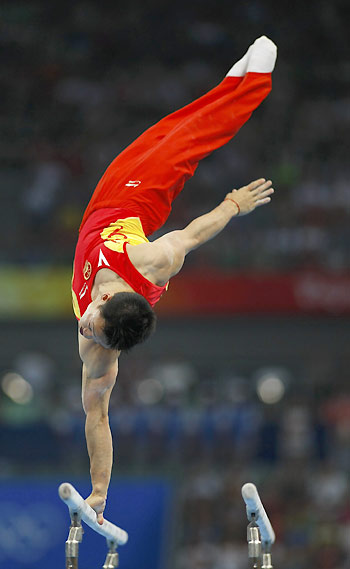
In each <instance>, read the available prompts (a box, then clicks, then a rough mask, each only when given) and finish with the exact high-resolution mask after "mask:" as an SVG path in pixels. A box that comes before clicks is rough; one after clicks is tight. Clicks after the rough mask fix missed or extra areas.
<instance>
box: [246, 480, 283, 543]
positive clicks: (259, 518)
mask: <svg viewBox="0 0 350 569" xmlns="http://www.w3.org/2000/svg"><path fill="white" fill-rule="evenodd" d="M242 497H243V500H244V501H245V503H246V506H247V516H248V520H251V517H252V514H255V518H256V519H255V521H256V523H257V524H258V526H259V530H260V535H261V540H262V541H263V542H265V543H268V544H270V545H272V544H273V543H275V539H276V536H275V532H274V531H273V528H272V525H271V523H270V520H269V518H268V517H267V514H266V512H265V509H264V506H263V505H262V502H261V500H260V496H259V494H258V491H257V489H256V486H255V484H252V483H251V482H247V484H244V486H242Z"/></svg>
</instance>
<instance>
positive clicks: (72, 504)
mask: <svg viewBox="0 0 350 569" xmlns="http://www.w3.org/2000/svg"><path fill="white" fill-rule="evenodd" d="M58 494H59V496H60V498H61V500H62V501H63V502H64V503H65V504H66V505H67V506H68V508H69V511H70V514H71V515H72V514H77V515H78V517H79V518H80V519H82V520H83V521H84V522H85V523H86V524H87V525H88V526H90V527H91V528H92V529H93V530H94V531H96V532H97V533H99V534H101V535H103V536H104V537H105V538H106V539H107V540H108V541H114V542H116V543H117V544H118V545H124V544H125V543H126V542H127V541H128V537H129V536H128V534H127V533H126V531H124V530H123V529H121V528H118V526H115V525H114V524H112V523H111V522H108V521H107V520H104V521H103V524H102V525H100V524H98V523H97V516H96V512H95V511H94V510H93V509H92V508H91V507H90V506H89V504H87V503H86V502H85V500H84V498H83V497H82V496H80V494H79V492H77V491H76V489H75V488H74V486H72V485H71V484H69V482H63V483H62V484H61V485H60V487H59V489H58Z"/></svg>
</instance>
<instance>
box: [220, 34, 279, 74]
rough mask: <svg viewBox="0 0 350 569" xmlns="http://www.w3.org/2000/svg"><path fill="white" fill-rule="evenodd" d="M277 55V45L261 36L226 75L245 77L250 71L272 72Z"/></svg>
mask: <svg viewBox="0 0 350 569" xmlns="http://www.w3.org/2000/svg"><path fill="white" fill-rule="evenodd" d="M276 57H277V46H276V45H275V44H274V43H273V41H271V40H270V39H269V38H267V37H266V36H261V37H260V38H258V39H256V40H255V42H254V43H253V44H252V45H251V46H249V48H248V50H247V52H246V53H245V54H244V55H243V57H242V58H241V59H240V60H239V61H237V62H236V63H235V64H234V65H233V66H232V67H231V69H230V71H229V72H228V73H227V75H226V77H243V76H244V75H245V74H246V73H247V72H248V71H254V72H256V73H271V72H272V71H273V68H274V67H275V62H276Z"/></svg>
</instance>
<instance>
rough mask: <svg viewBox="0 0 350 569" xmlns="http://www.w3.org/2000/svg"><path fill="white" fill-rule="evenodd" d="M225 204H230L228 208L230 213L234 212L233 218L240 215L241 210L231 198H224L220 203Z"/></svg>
mask: <svg viewBox="0 0 350 569" xmlns="http://www.w3.org/2000/svg"><path fill="white" fill-rule="evenodd" d="M225 202H227V203H229V204H231V205H230V208H231V211H232V210H233V211H234V213H233V215H234V216H238V215H239V214H240V213H241V208H240V207H239V203H238V202H237V201H236V200H234V199H233V198H225V199H224V201H223V202H222V203H225Z"/></svg>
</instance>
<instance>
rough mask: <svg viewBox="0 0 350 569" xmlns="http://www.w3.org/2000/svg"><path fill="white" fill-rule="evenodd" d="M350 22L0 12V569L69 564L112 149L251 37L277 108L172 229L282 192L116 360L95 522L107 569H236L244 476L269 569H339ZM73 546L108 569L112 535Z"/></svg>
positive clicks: (83, 472)
mask: <svg viewBox="0 0 350 569" xmlns="http://www.w3.org/2000/svg"><path fill="white" fill-rule="evenodd" d="M346 7H347V2H345V1H341V0H334V1H333V2H327V1H323V0H321V1H320V0H319V1H317V2H316V1H315V0H310V1H309V2H308V3H305V2H300V1H298V0H297V1H296V2H294V3H293V6H288V4H287V3H283V2H282V3H278V4H277V3H276V2H273V1H272V0H270V1H267V0H264V1H263V0H254V1H251V0H248V1H247V2H232V1H231V2H228V1H226V0H218V1H217V2H214V1H211V0H208V1H203V0H202V1H197V0H189V1H186V2H185V1H183V0H178V1H177V2H176V4H174V3H170V2H168V1H167V0H163V1H160V0H147V1H145V2H141V1H135V0H130V1H129V2H128V3H122V2H93V1H88V0H87V1H81V2H79V1H78V2H74V3H72V2H67V1H60V2H57V1H52V2H43V1H39V0H38V1H34V0H27V1H17V2H12V1H4V2H3V3H2V6H1V8H0V16H1V22H0V43H1V50H0V53H1V55H0V57H1V63H2V65H1V75H0V81H1V99H2V104H1V107H0V129H1V137H0V148H1V152H0V161H1V162H0V182H1V190H0V191H1V208H0V227H1V234H2V240H1V242H2V247H1V252H0V317H1V343H0V374H1V377H0V426H1V428H0V511H1V516H0V518H1V522H0V566H1V567H5V566H6V568H7V569H19V568H23V569H32V568H33V567H34V566H35V567H37V566H38V563H40V564H44V563H45V562H46V561H45V560H47V559H50V567H52V568H54V567H62V566H63V563H64V560H63V550H64V546H63V542H64V540H65V538H66V534H67V531H68V525H67V524H68V520H67V513H66V512H65V511H64V506H63V505H61V504H59V503H58V499H57V496H56V486H57V484H58V483H59V482H61V481H62V480H64V479H67V480H70V481H73V482H74V481H76V483H77V486H78V487H79V489H80V490H81V491H82V492H84V491H85V492H86V493H87V492H88V476H87V474H88V461H87V453H86V448H85V442H84V417H83V413H82V409H81V402H80V362H79V359H78V356H77V349H76V343H77V342H76V325H75V322H74V318H73V315H72V312H71V307H70V276H71V275H70V272H71V262H72V256H73V251H74V246H75V242H76V235H77V227H78V225H79V222H80V218H81V216H82V213H83V210H84V207H85V206H86V204H87V201H88V199H89V196H90V194H91V192H92V191H93V189H94V186H95V184H96V183H97V181H98V179H99V176H100V175H101V174H102V172H103V171H104V169H105V167H106V166H107V165H108V163H109V162H110V161H111V160H112V159H113V157H114V156H115V155H116V154H117V153H118V152H119V151H121V150H122V149H123V148H124V147H125V146H126V145H127V144H128V143H129V142H131V141H132V140H133V139H134V138H135V137H136V136H137V135H138V134H139V133H141V132H142V131H143V130H144V129H145V128H146V127H147V126H149V125H151V124H152V123H154V122H155V121H157V120H158V119H159V118H161V117H162V116H163V115H165V114H167V113H169V112H171V111H172V110H174V109H176V108H178V107H180V106H182V105H184V104H186V103H187V102H190V101H191V100H192V99H193V98H195V97H197V96H199V95H201V94H202V93H204V92H205V91H206V90H208V89H209V88H211V87H212V86H214V85H215V84H216V83H218V82H219V81H220V80H221V78H222V77H223V76H224V74H225V73H226V72H227V70H228V69H229V67H230V66H231V65H232V63H233V62H234V61H235V60H236V59H238V58H239V57H240V56H241V55H242V54H243V53H244V52H245V50H246V48H247V46H248V45H249V44H250V43H251V42H252V41H253V40H254V39H255V38H256V37H257V36H259V35H261V34H266V35H268V36H270V37H271V38H272V39H273V40H274V41H275V42H276V43H277V45H278V47H279V58H278V62H277V67H276V70H275V72H274V84H273V91H272V93H271V95H270V96H269V98H268V99H267V101H266V102H264V103H263V105H262V106H261V108H259V109H258V110H257V111H256V112H255V114H254V115H253V117H252V119H251V120H250V121H249V122H248V124H247V125H245V127H244V128H243V129H242V131H241V132H240V133H239V134H238V136H237V137H236V138H235V140H234V141H233V142H231V143H229V144H228V145H227V146H226V147H224V148H223V149H221V150H219V151H218V152H216V153H215V154H214V155H213V156H211V157H210V158H208V159H206V161H204V162H203V163H202V164H201V165H200V167H199V169H198V171H197V173H196V175H195V177H194V178H193V179H192V180H191V181H190V182H189V183H188V184H187V186H186V188H185V191H184V192H183V194H182V195H181V196H180V198H179V199H178V201H177V202H176V203H175V207H174V211H173V213H172V216H171V218H170V219H169V222H168V224H167V226H166V229H167V230H171V229H173V228H181V227H183V226H184V225H185V224H186V223H187V222H189V221H190V220H191V219H192V218H193V217H195V216H197V215H199V214H201V213H203V212H205V211H208V210H209V209H210V208H212V207H214V206H215V205H216V204H217V203H218V201H219V200H220V199H222V197H223V196H224V195H225V193H226V192H227V191H229V190H230V188H231V187H233V186H234V187H238V186H239V185H241V184H244V183H246V182H247V181H249V180H251V179H254V178H256V177H260V176H265V177H269V178H272V179H273V181H274V186H275V188H276V194H275V196H274V199H273V202H272V204H271V205H270V206H269V207H266V208H261V209H260V210H258V211H256V212H255V213H254V214H252V215H250V216H248V217H247V218H244V219H240V220H238V221H233V222H232V223H231V224H230V225H229V227H228V228H227V229H226V230H225V231H224V232H223V233H222V234H221V235H220V236H218V237H217V238H216V239H215V240H213V241H212V242H210V243H208V244H207V245H206V246H204V247H202V249H200V250H198V251H197V252H195V253H193V254H192V255H191V256H189V258H188V260H187V261H186V265H185V268H184V270H183V272H182V273H181V275H179V276H178V277H176V278H174V279H173V280H172V282H171V286H170V290H169V293H168V294H167V297H166V298H164V300H162V301H161V303H160V304H159V311H158V312H159V324H158V331H157V333H156V335H155V337H154V338H153V339H152V340H151V341H149V342H148V343H147V344H145V345H144V346H140V347H137V348H136V349H135V350H133V352H132V353H131V354H130V355H128V356H122V358H121V365H120V368H121V370H120V376H119V378H118V385H117V387H116V389H115V391H114V394H113V396H112V402H111V415H110V419H111V425H112V430H113V434H114V441H115V445H116V462H115V466H114V471H113V480H112V486H111V492H110V499H109V502H108V505H107V509H106V516H107V517H110V518H111V519H112V521H115V522H116V523H118V524H120V525H123V523H124V525H126V529H128V530H129V531H130V544H129V545H128V546H126V548H127V549H125V553H124V551H123V550H122V549H121V552H120V567H121V569H134V568H135V567H136V566H139V567H140V568H141V567H142V569H158V568H159V569H160V568H161V569H189V568H191V569H236V568H237V569H243V568H246V567H249V564H248V560H247V551H246V541H245V540H246V535H245V526H246V520H245V515H244V507H243V502H242V500H241V497H240V487H241V485H242V483H244V482H246V481H253V482H255V483H256V484H257V486H258V488H259V490H260V493H261V495H262V498H263V501H264V503H265V506H266V508H267V511H268V513H269V515H270V517H271V520H272V523H273V525H274V527H275V531H276V534H277V536H278V537H277V544H276V545H275V548H274V549H275V551H274V565H275V566H276V567H283V568H284V569H308V568H309V567H310V566H311V565H312V566H317V567H319V569H345V568H346V567H348V563H349V542H350V540H349V531H350V529H349V523H350V504H349V467H350V454H349V447H350V395H349V367H350V353H349V345H350V342H349V340H350V331H349V313H350V295H349V284H350V270H349V269H350V255H349V243H350V230H349V227H350V225H349V219H350V192H349V179H350V165H349V159H348V140H349V123H350V102H349V81H350V64H349V37H348V30H347V28H348V26H347V23H346V22H347V11H346ZM135 497H136V498H135ZM147 532H148V533H147ZM38 536H40V537H38ZM81 550H82V555H85V557H84V558H82V564H81V566H82V569H94V568H95V567H98V566H102V563H103V558H104V543H103V539H102V538H101V540H99V539H97V541H96V543H95V541H94V536H90V535H89V536H86V537H85V540H84V541H83V546H82V547H81ZM94 555H95V557H94Z"/></svg>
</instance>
